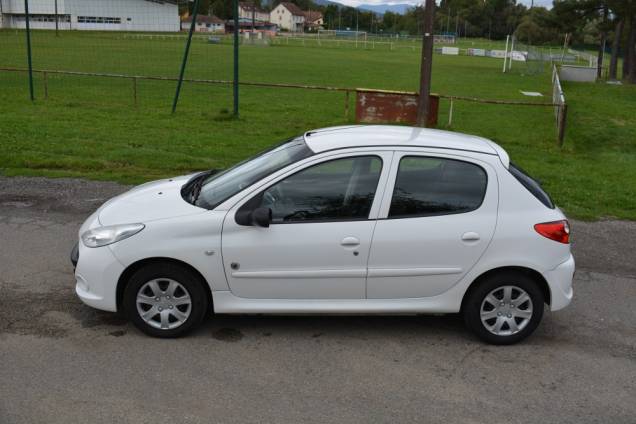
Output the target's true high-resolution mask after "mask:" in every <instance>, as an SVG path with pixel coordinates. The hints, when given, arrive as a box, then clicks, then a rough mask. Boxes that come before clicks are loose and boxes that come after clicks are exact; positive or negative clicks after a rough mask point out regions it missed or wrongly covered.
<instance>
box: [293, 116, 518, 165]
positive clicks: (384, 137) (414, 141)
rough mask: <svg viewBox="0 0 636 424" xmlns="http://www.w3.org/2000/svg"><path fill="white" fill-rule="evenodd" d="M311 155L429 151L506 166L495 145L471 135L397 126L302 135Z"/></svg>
mask: <svg viewBox="0 0 636 424" xmlns="http://www.w3.org/2000/svg"><path fill="white" fill-rule="evenodd" d="M305 142H306V143H307V145H308V146H309V148H310V149H311V150H312V151H314V152H315V153H321V152H326V151H328V150H336V149H346V148H352V147H369V146H378V147H379V146H388V147H391V146H400V147H429V148H436V149H450V150H462V151H469V152H476V153H484V154H488V155H497V156H499V157H500V158H501V161H502V163H503V164H504V165H505V166H506V167H507V166H508V162H509V159H508V154H507V153H506V152H505V150H503V149H502V148H501V147H500V146H499V145H497V144H496V143H494V142H492V141H490V140H488V139H485V138H482V137H477V136H474V135H468V134H462V133H456V132H451V131H442V130H434V129H430V128H419V127H406V126H397V125H353V126H341V127H330V128H322V129H317V130H312V131H307V132H306V133H305Z"/></svg>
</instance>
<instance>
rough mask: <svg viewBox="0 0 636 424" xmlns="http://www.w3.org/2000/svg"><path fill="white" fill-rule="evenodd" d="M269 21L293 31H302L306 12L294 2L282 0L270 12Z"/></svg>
mask: <svg viewBox="0 0 636 424" xmlns="http://www.w3.org/2000/svg"><path fill="white" fill-rule="evenodd" d="M269 21H270V22H271V23H273V24H276V25H278V27H279V28H282V29H285V30H287V31H291V32H302V31H303V29H304V27H305V13H304V12H303V11H302V10H300V8H299V7H298V6H296V5H295V4H294V3H289V2H282V3H280V4H279V5H278V6H276V7H275V8H274V9H273V10H272V11H271V12H270V13H269Z"/></svg>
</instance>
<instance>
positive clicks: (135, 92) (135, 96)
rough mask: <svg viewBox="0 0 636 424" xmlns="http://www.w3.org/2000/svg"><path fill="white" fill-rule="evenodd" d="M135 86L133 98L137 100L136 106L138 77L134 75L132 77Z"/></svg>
mask: <svg viewBox="0 0 636 424" xmlns="http://www.w3.org/2000/svg"><path fill="white" fill-rule="evenodd" d="M132 83H133V84H132V86H133V100H134V101H135V106H137V77H133V79H132Z"/></svg>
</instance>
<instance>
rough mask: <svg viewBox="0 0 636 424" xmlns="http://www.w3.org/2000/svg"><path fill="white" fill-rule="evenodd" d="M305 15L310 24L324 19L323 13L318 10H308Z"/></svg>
mask: <svg viewBox="0 0 636 424" xmlns="http://www.w3.org/2000/svg"><path fill="white" fill-rule="evenodd" d="M303 14H304V15H305V20H306V21H308V22H316V21H317V20H318V19H322V13H321V12H318V11H317V10H308V11H305V12H303Z"/></svg>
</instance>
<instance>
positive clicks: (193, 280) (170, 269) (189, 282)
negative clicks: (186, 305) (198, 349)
mask: <svg viewBox="0 0 636 424" xmlns="http://www.w3.org/2000/svg"><path fill="white" fill-rule="evenodd" d="M157 279H159V280H161V279H167V280H173V281H175V282H177V283H179V284H180V285H181V286H183V288H185V290H187V294H188V295H189V297H190V302H191V303H190V309H189V316H188V317H187V319H185V320H184V321H183V323H181V324H179V325H178V327H176V328H164V329H162V328H155V327H153V326H152V325H150V324H149V323H147V322H146V321H144V319H143V318H142V317H141V316H140V313H139V311H138V308H137V295H138V293H139V291H140V289H141V288H142V287H143V286H144V285H145V284H146V283H148V282H150V281H152V280H157ZM204 284H206V283H205V281H203V280H202V279H201V277H200V276H199V275H197V274H196V273H195V272H193V271H192V270H190V269H188V268H187V267H184V266H182V265H179V264H174V263H169V262H166V263H153V264H148V265H147V266H144V267H143V268H140V269H139V270H137V271H136V272H135V273H134V274H133V275H132V276H131V277H130V279H129V280H128V284H127V285H126V288H125V290H124V298H123V306H124V311H125V313H126V315H127V316H128V318H129V319H130V321H132V323H133V324H135V326H136V327H137V328H139V329H140V330H141V331H143V332H144V333H146V334H148V335H150V336H153V337H160V338H174V337H180V336H183V335H185V334H187V333H188V332H189V331H191V330H192V329H194V328H195V327H197V326H198V325H199V324H201V322H202V321H203V319H204V318H205V315H206V313H207V311H208V307H209V305H208V303H209V301H208V295H207V292H206V290H205V288H204Z"/></svg>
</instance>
